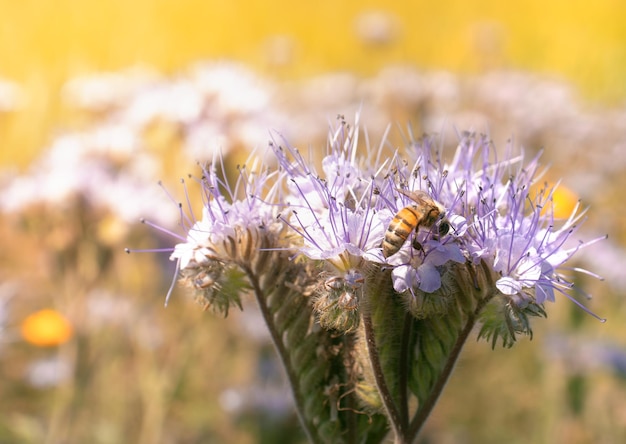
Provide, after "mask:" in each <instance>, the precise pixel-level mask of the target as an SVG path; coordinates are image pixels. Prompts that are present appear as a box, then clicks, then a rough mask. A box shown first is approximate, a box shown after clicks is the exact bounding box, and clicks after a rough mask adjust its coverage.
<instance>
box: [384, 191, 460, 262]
mask: <svg viewBox="0 0 626 444" xmlns="http://www.w3.org/2000/svg"><path fill="white" fill-rule="evenodd" d="M398 191H399V192H400V193H402V194H404V195H405V196H407V197H409V198H410V199H411V200H413V201H415V203H414V204H411V205H408V206H406V207H404V208H402V209H401V210H400V211H398V213H397V214H396V215H395V216H394V218H393V220H392V221H391V223H390V224H389V227H388V228H387V232H386V233H385V238H384V239H383V242H382V244H381V247H382V249H383V256H385V257H389V256H392V255H394V254H396V253H397V252H398V251H399V250H400V248H401V247H402V245H404V243H405V242H406V240H407V238H408V237H409V235H410V234H411V232H412V231H415V233H417V232H418V230H419V228H420V227H424V228H432V227H433V225H435V224H436V223H437V222H439V224H438V227H437V232H438V233H439V235H440V236H445V235H446V234H447V233H448V231H449V230H450V223H449V222H448V221H447V219H445V209H444V208H443V205H441V204H440V203H439V202H437V201H435V200H433V199H432V198H431V197H430V196H429V195H428V194H427V193H425V192H424V191H421V190H417V191H406V190H402V189H398ZM413 246H414V247H415V248H416V249H419V248H421V245H420V244H419V243H415V242H414V245H413Z"/></svg>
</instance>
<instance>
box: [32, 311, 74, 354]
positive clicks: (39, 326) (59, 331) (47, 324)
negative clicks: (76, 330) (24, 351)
mask: <svg viewBox="0 0 626 444" xmlns="http://www.w3.org/2000/svg"><path fill="white" fill-rule="evenodd" d="M21 331H22V336H23V337H24V339H25V340H26V341H27V342H30V343H31V344H33V345H36V346H38V347H50V346H54V345H60V344H63V343H64V342H67V341H68V340H69V339H70V338H71V337H72V333H73V330H72V326H71V325H70V323H69V321H68V320H67V319H66V318H65V317H64V316H63V315H61V314H60V313H59V312H57V311H55V310H51V309H45V310H40V311H37V312H35V313H33V314H31V315H30V316H28V317H27V318H26V319H24V321H23V322H22V325H21Z"/></svg>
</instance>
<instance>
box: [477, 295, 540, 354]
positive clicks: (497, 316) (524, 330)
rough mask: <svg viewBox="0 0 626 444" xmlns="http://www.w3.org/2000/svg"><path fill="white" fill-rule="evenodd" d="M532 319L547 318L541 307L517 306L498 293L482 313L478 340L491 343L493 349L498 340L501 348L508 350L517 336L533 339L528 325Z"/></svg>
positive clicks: (530, 305)
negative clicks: (522, 335) (521, 335)
mask: <svg viewBox="0 0 626 444" xmlns="http://www.w3.org/2000/svg"><path fill="white" fill-rule="evenodd" d="M532 317H544V318H545V317H547V314H546V312H545V310H544V309H543V307H542V306H541V305H538V304H535V303H527V304H524V305H519V304H517V303H516V302H515V301H513V300H512V298H510V297H508V296H506V295H504V294H502V293H498V294H497V295H496V296H495V297H494V298H493V299H492V300H491V301H490V303H489V304H487V306H486V307H485V309H484V310H483V311H482V313H481V315H480V321H481V322H482V326H481V329H480V332H479V333H478V339H485V340H486V341H489V342H491V348H495V346H496V344H497V343H498V340H500V341H501V342H502V346H503V347H505V348H510V347H512V346H513V344H515V341H517V336H518V335H520V334H524V335H527V336H529V337H530V338H531V339H532V337H533V331H532V328H531V325H530V318H532Z"/></svg>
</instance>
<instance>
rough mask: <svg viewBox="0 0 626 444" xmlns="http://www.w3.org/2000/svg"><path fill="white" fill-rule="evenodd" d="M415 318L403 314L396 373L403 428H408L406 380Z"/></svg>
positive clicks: (408, 314)
mask: <svg viewBox="0 0 626 444" xmlns="http://www.w3.org/2000/svg"><path fill="white" fill-rule="evenodd" d="M414 320H415V318H413V316H412V315H411V313H409V312H407V313H406V314H405V316H404V326H403V329H402V339H401V344H400V358H399V359H400V362H399V366H398V367H399V369H400V374H399V375H398V390H399V394H398V396H399V399H398V401H399V406H400V407H399V408H400V419H401V421H402V426H403V428H404V429H406V430H408V428H409V399H408V396H409V390H408V380H409V356H410V355H411V354H410V353H409V346H410V340H411V336H412V335H411V332H412V330H413V322H414Z"/></svg>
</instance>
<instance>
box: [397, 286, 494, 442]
mask: <svg viewBox="0 0 626 444" xmlns="http://www.w3.org/2000/svg"><path fill="white" fill-rule="evenodd" d="M490 299H491V297H488V298H484V299H481V300H480V301H479V303H478V305H477V307H476V309H475V310H474V311H473V312H472V313H470V314H469V315H468V317H467V321H466V322H465V325H464V326H463V328H462V329H461V331H460V332H459V335H458V337H457V339H456V341H455V342H454V346H453V347H452V350H450V354H449V355H448V359H447V360H446V363H445V365H444V367H443V370H442V371H441V374H440V375H439V377H438V378H437V381H436V382H435V385H434V386H433V388H432V390H431V391H430V394H429V395H428V397H427V398H426V400H425V401H424V403H422V405H420V406H419V408H418V410H417V411H416V412H415V415H414V416H413V419H412V420H411V424H410V425H409V430H408V436H409V437H410V440H409V442H412V441H413V440H414V439H415V438H416V437H417V435H418V434H419V432H420V430H421V428H422V427H423V426H424V423H425V422H426V420H427V419H428V416H429V415H430V413H431V412H432V410H433V408H434V407H435V404H436V403H437V400H438V399H439V395H441V393H442V391H443V389H444V387H445V385H446V383H447V382H448V379H449V378H450V376H451V375H452V371H453V370H454V366H455V364H456V361H457V359H458V358H459V355H460V354H461V350H463V346H464V345H465V342H466V341H467V338H468V337H469V335H470V333H471V332H472V329H473V328H474V325H475V324H476V320H477V319H478V314H479V313H480V312H481V311H482V309H483V308H484V307H485V305H486V304H487V302H489V300H490Z"/></svg>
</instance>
